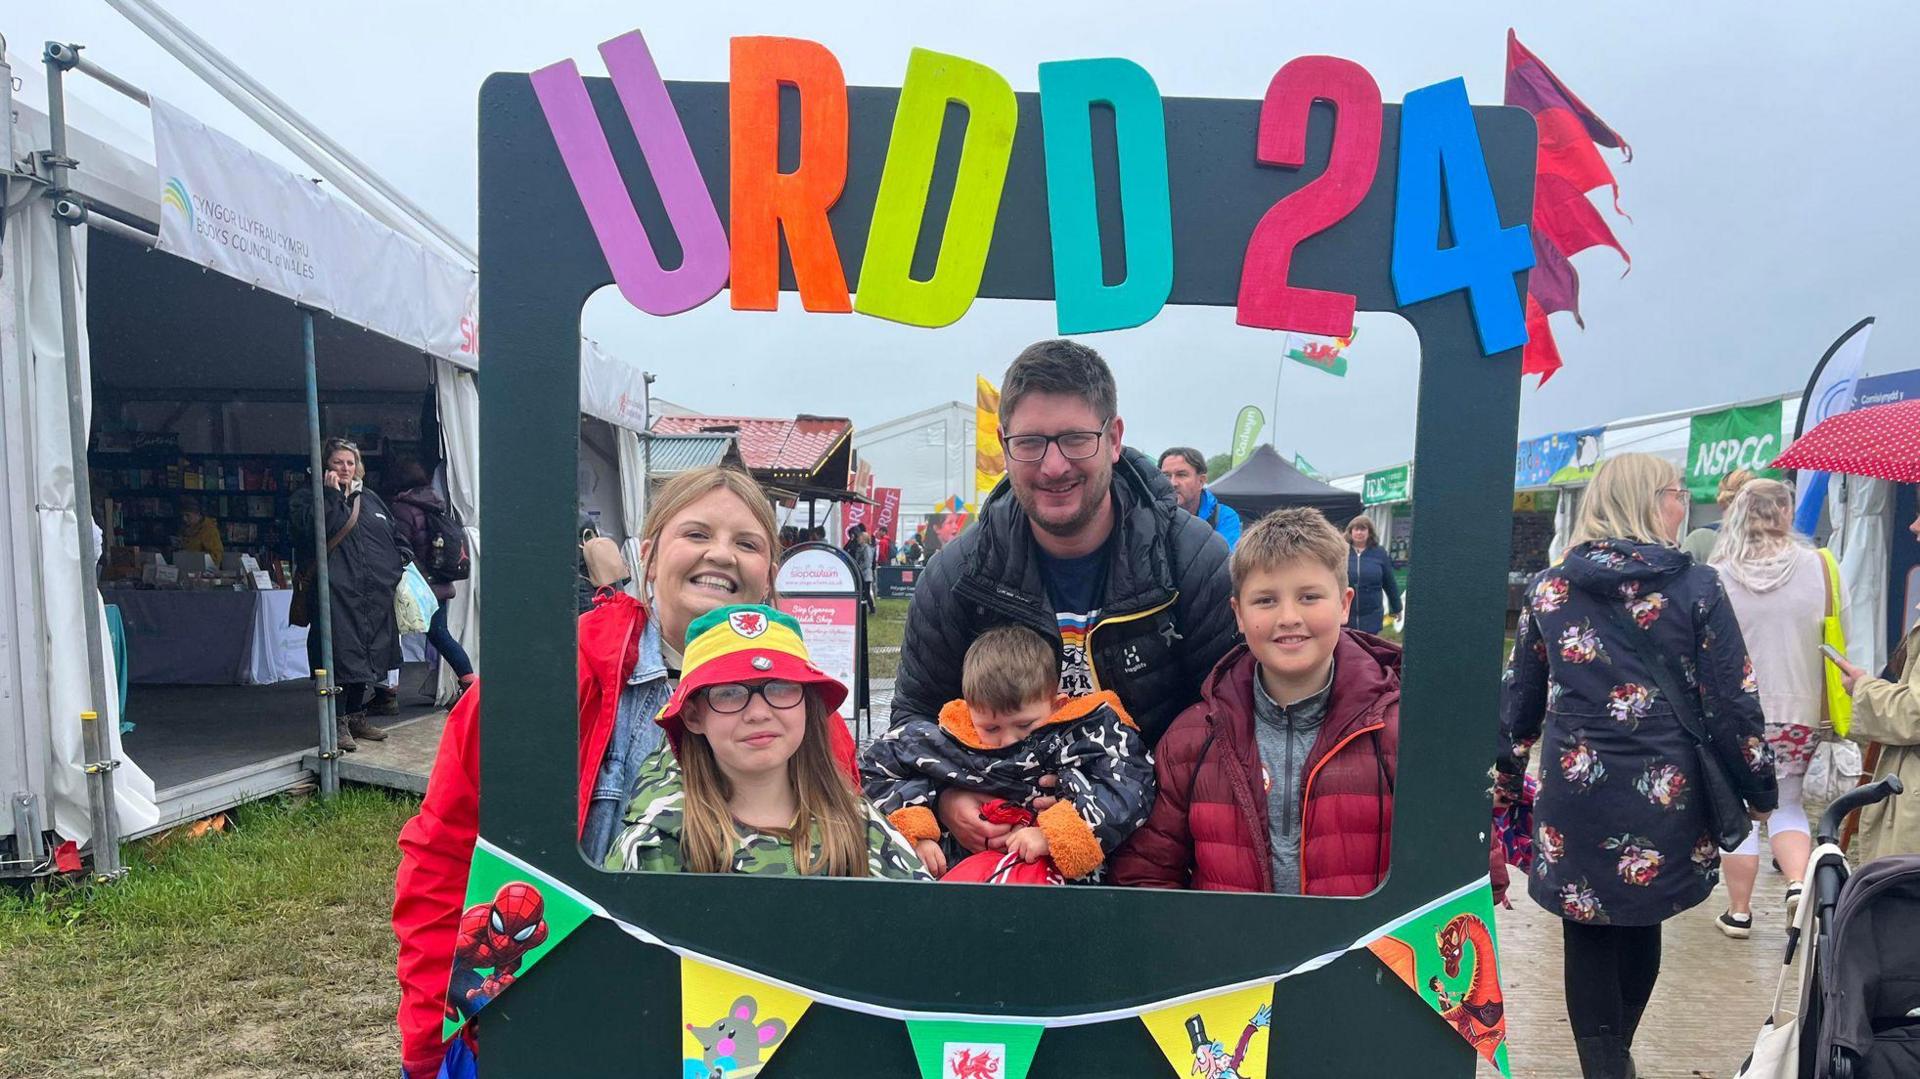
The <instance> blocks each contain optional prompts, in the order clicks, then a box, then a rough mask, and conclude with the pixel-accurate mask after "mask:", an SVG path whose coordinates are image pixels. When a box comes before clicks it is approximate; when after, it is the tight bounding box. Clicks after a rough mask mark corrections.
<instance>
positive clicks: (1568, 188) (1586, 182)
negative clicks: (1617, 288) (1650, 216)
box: [1506, 29, 1633, 386]
mask: <svg viewBox="0 0 1920 1079" xmlns="http://www.w3.org/2000/svg"><path fill="white" fill-rule="evenodd" d="M1506 103H1507V104H1508V105H1517V106H1519V107H1520V108H1523V109H1525V110H1527V111H1528V112H1529V113H1531V114H1533V119H1534V123H1536V124H1537V125H1539V129H1540V136H1539V138H1540V143H1539V150H1538V158H1537V164H1536V172H1535V179H1534V189H1533V254H1534V267H1533V273H1532V274H1530V275H1528V277H1527V348H1526V351H1525V352H1523V353H1522V354H1521V365H1520V371H1521V373H1522V374H1527V375H1539V376H1540V384H1541V385H1542V386H1544V385H1546V383H1547V380H1548V379H1550V378H1552V377H1553V373H1554V372H1555V371H1557V370H1559V369H1560V350H1559V348H1558V347H1557V346H1556V345H1555V344H1554V341H1553V329H1552V326H1551V325H1550V324H1549V323H1548V321H1547V316H1548V315H1551V314H1553V313H1554V312H1556V311H1565V312H1567V313H1568V314H1571V315H1572V316H1573V320H1574V322H1575V323H1576V324H1578V325H1579V326H1581V327H1582V328H1585V326H1586V323H1585V322H1584V321H1583V320H1582V319H1581V318H1580V275H1579V274H1578V273H1576V272H1574V268H1573V263H1571V262H1569V261H1568V260H1567V257H1568V256H1569V255H1573V254H1575V253H1577V252H1581V251H1585V250H1586V249H1587V248H1589V247H1599V246H1605V247H1611V248H1613V249H1614V250H1615V251H1617V252H1619V254H1620V257H1621V258H1622V259H1623V260H1625V261H1626V263H1627V266H1628V268H1631V267H1632V266H1633V260H1632V259H1631V258H1629V257H1628V255H1627V249H1626V248H1624V247H1622V246H1620V241H1619V240H1618V239H1616V238H1614V235H1613V230H1612V229H1610V228H1608V227H1607V222H1606V219H1605V218H1603V217H1601V216H1600V211H1599V210H1597V209H1595V208H1594V205H1593V203H1591V202H1589V201H1588V200H1587V192H1589V191H1593V190H1595V189H1597V188H1601V187H1606V188H1610V189H1611V190H1612V193H1613V209H1614V212H1615V213H1618V214H1620V216H1622V217H1626V213H1625V212H1624V211H1622V210H1621V209H1620V184H1619V181H1617V180H1615V179H1614V178H1613V172H1612V171H1611V170H1609V169H1608V168H1607V163H1606V161H1605V159H1603V158H1602V157H1601V156H1600V151H1599V149H1598V147H1600V146H1605V147H1608V148H1611V149H1616V150H1619V151H1620V152H1621V154H1622V155H1623V156H1622V160H1624V161H1632V160H1633V147H1631V146H1629V145H1627V140H1626V139H1624V138H1622V137H1621V136H1620V133H1619V132H1617V131H1615V130H1614V129H1613V128H1612V127H1610V126H1608V125H1607V122H1606V121H1605V120H1602V119H1601V118H1600V116H1599V114H1598V113H1596V112H1594V111H1593V110H1592V109H1591V108H1588V107H1587V103H1586V102H1584V101H1581V100H1580V98H1579V95H1577V94H1575V93H1574V92H1573V91H1572V90H1571V89H1569V88H1568V87H1567V84H1566V83H1563V82H1561V81H1560V78H1559V76H1557V75H1555V74H1554V73H1553V71H1552V69H1550V68H1548V67H1547V65H1546V64H1545V62H1543V61H1542V60H1541V59H1540V58H1539V57H1538V56H1535V55H1534V54H1533V53H1532V52H1530V51H1528V49H1527V47H1526V46H1525V45H1522V44H1520V38H1519V37H1518V36H1517V35H1515V34H1514V32H1513V31H1512V30H1511V29H1509V30H1508V31H1507V93H1506Z"/></svg>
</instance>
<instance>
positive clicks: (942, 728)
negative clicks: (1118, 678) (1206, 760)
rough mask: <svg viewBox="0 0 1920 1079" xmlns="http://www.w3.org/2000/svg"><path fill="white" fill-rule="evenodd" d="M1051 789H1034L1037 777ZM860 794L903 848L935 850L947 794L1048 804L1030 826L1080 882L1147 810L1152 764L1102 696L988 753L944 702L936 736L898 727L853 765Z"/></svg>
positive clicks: (954, 705)
mask: <svg viewBox="0 0 1920 1079" xmlns="http://www.w3.org/2000/svg"><path fill="white" fill-rule="evenodd" d="M1049 775H1050V776H1053V777H1054V778H1055V779H1056V780H1057V781H1058V786H1056V787H1055V788H1053V789H1052V790H1047V789H1044V788H1042V787H1041V786H1040V780H1041V778H1042V777H1044V776H1049ZM860 784H861V793H863V794H865V795H866V796H867V800H868V801H870V802H872V803H873V807H874V808H875V809H878V810H879V811H880V812H882V813H884V814H886V817H887V822H888V823H889V824H892V825H893V826H894V828H895V829H897V830H898V831H899V832H900V834H901V835H903V836H906V837H907V838H908V839H912V840H921V839H931V840H936V841H937V840H939V838H940V822H939V821H938V820H937V819H935V817H934V814H933V805H934V801H935V800H936V799H937V798H939V797H940V792H941V791H943V790H945V789H946V788H948V787H959V788H961V789H962V790H970V791H977V792H979V793H981V794H990V795H992V796H994V797H996V798H1001V799H1005V800H1007V801H1009V802H1015V803H1018V804H1020V805H1022V806H1024V805H1026V804H1027V803H1029V802H1031V801H1033V800H1034V798H1036V797H1038V796H1040V795H1044V794H1053V795H1057V796H1059V798H1060V801H1058V802H1056V803H1054V805H1053V806H1052V807H1050V808H1048V809H1044V810H1041V811H1040V814H1039V816H1038V819H1036V820H1035V821H1034V823H1035V825H1037V826H1038V827H1039V829H1040V830H1041V831H1042V832H1044V833H1046V836H1047V842H1048V845H1049V847H1050V848H1051V851H1050V853H1051V855H1052V857H1053V862H1054V865H1055V866H1056V867H1057V868H1058V869H1059V870H1060V873H1061V875H1063V876H1065V877H1066V878H1067V879H1068V880H1081V879H1083V878H1085V877H1086V876H1087V875H1088V874H1090V873H1092V872H1093V871H1094V870H1095V869H1098V868H1099V867H1100V865H1101V863H1103V862H1105V861H1106V857H1107V855H1108V854H1109V853H1111V852H1112V851H1113V849H1114V848H1115V847H1118V846H1119V845H1120V844H1121V842H1122V841H1124V840H1125V839H1126V838H1127V836H1129V835H1131V834H1132V833H1133V830H1134V829H1135V828H1138V827H1140V825H1142V824H1144V823H1145V822H1146V819H1147V812H1148V811H1149V810H1151V809H1152V808H1153V757H1152V756H1151V755H1149V754H1148V753H1147V749H1146V746H1145V745H1144V744H1142V743H1141V741H1140V732H1139V731H1138V730H1137V729H1135V727H1134V725H1133V718H1132V717H1131V716H1129V715H1127V713H1126V710H1125V709H1124V708H1122V707H1121V704H1120V698H1119V697H1117V696H1115V695H1114V694H1113V693H1112V692H1111V691H1109V692H1103V693H1090V694H1088V695H1086V696H1084V697H1075V698H1073V699H1072V700H1070V701H1068V702H1066V704H1064V705H1062V706H1061V707H1060V708H1059V709H1057V710H1056V711H1055V712H1054V713H1053V715H1051V716H1049V717H1048V718H1047V720H1046V722H1044V723H1041V724H1039V725H1038V726H1036V727H1035V728H1034V729H1033V731H1032V733H1030V734H1028V735H1027V736H1026V737H1025V738H1023V739H1021V740H1020V741H1018V742H1015V743H1014V744H1012V745H1010V746H1002V747H999V748H997V749H996V748H989V747H988V746H987V745H986V744H985V743H984V741H983V740H982V739H981V737H980V734H979V732H978V730H977V729H976V728H975V727H974V725H973V711H972V709H970V708H968V707H967V702H965V701H948V702H947V706H946V707H945V708H942V709H941V710H940V721H939V725H938V726H937V727H933V726H928V725H927V724H925V723H903V724H901V725H900V726H898V727H894V728H892V729H890V730H888V731H887V733H885V734H883V735H881V736H880V737H879V738H876V739H874V741H873V743H872V744H871V745H869V746H867V749H866V752H865V753H862V754H861V755H860Z"/></svg>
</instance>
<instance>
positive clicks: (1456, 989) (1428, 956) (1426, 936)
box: [1367, 882, 1513, 1079]
mask: <svg viewBox="0 0 1920 1079" xmlns="http://www.w3.org/2000/svg"><path fill="white" fill-rule="evenodd" d="M1367 948H1368V950H1370V951H1372V952H1373V954H1374V955H1375V956H1376V957H1378V958H1379V960H1380V961H1381V962H1382V963H1385V964H1386V966H1387V969H1388V970H1391V971H1393V972H1394V973H1395V974H1396V975H1398V976H1399V978H1400V980H1401V981H1402V982H1405V983H1406V985H1407V988H1409V989H1411V990H1413V991H1414V992H1416V993H1418V994H1420V997H1421V999H1422V1000H1425V1001H1426V1002H1427V1004H1428V1005H1429V1006H1430V1007H1432V1008H1433V1010H1434V1011H1436V1012H1438V1013H1440V1018H1442V1019H1444V1020H1446V1021H1447V1023H1448V1025H1450V1026H1452V1027H1453V1029H1454V1030H1455V1031H1456V1032H1458V1033H1459V1035H1460V1036H1461V1037H1462V1038H1464V1039H1466V1042H1467V1044H1468V1045H1471V1046H1473V1049H1474V1051H1475V1052H1477V1053H1479V1054H1480V1055H1481V1056H1483V1057H1485V1058H1486V1059H1487V1060H1488V1062H1490V1063H1491V1064H1493V1065H1494V1066H1495V1067H1497V1068H1499V1069H1500V1074H1501V1075H1505V1076H1508V1077H1509V1079H1511V1076H1512V1074H1513V1073H1512V1071H1511V1070H1510V1069H1509V1067H1508V1065H1507V1014H1506V1002H1505V999H1504V996H1503V995H1502V993H1501V992H1500V958H1499V949H1498V948H1497V947H1496V946H1495V942H1494V935H1493V887H1492V885H1491V884H1488V883H1486V882H1482V883H1481V884H1480V886H1479V887H1478V888H1475V889H1473V890H1472V891H1468V892H1465V893H1463V894H1458V895H1456V896H1454V897H1453V898H1452V899H1451V900H1449V901H1446V902H1442V903H1436V904H1433V905H1431V906H1430V907H1428V908H1427V909H1425V910H1423V911H1421V912H1420V913H1418V914H1415V915H1413V916H1411V917H1409V918H1407V919H1406V920H1404V921H1402V922H1400V923H1398V924H1396V925H1394V926H1392V927H1391V928H1389V929H1388V930H1387V931H1386V933H1385V934H1384V935H1382V936H1379V937H1377V938H1375V939H1374V940H1372V941H1371V942H1369V943H1368V945H1367Z"/></svg>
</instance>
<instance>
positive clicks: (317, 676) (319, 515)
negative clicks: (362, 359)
mask: <svg viewBox="0 0 1920 1079" xmlns="http://www.w3.org/2000/svg"><path fill="white" fill-rule="evenodd" d="M300 344H301V348H302V349H303V351H304V352H305V355H306V371H307V457H308V464H309V469H310V471H311V472H312V476H311V477H310V482H311V487H310V490H311V492H312V494H313V559H314V567H315V568H314V574H313V595H312V598H311V599H310V600H309V602H308V607H309V609H310V610H311V611H312V612H313V618H312V622H313V625H312V628H311V629H310V630H309V631H308V632H311V633H318V634H319V635H320V666H319V667H318V668H316V669H315V670H314V672H313V685H314V690H315V692H316V694H317V695H318V698H319V701H320V706H319V712H320V796H321V797H323V798H331V797H333V796H334V795H335V794H338V793H339V792H340V764H339V761H340V740H339V737H338V731H339V726H338V724H336V723H335V721H334V714H333V710H334V700H333V697H334V688H333V593H332V591H331V586H330V584H329V582H328V579H327V553H328V552H327V489H326V484H325V483H324V482H322V478H323V477H324V476H325V474H326V465H327V463H326V462H325V461H323V460H321V457H320V445H321V443H320V375H319V366H318V364H317V363H315V361H314V353H313V312H312V311H311V310H309V309H307V308H305V307H302V308H301V309H300Z"/></svg>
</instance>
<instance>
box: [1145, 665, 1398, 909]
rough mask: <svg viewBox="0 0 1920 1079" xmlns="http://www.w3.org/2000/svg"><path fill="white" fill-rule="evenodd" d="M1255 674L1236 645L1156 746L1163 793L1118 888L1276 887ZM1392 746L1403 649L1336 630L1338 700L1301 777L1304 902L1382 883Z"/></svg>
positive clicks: (1388, 829) (1263, 889) (1395, 753)
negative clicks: (1256, 712)
mask: <svg viewBox="0 0 1920 1079" xmlns="http://www.w3.org/2000/svg"><path fill="white" fill-rule="evenodd" d="M1256 667H1257V664H1256V663H1255V662H1254V658H1253V653H1251V652H1249V651H1248V650H1247V646H1246V645H1244V644H1240V645H1235V646H1234V648H1233V650H1232V651H1230V652H1228V653H1227V654H1226V655H1225V656H1224V657H1222V658H1221V660H1220V663H1219V664H1218V665H1217V666H1215V667H1214V669H1213V673H1212V674H1210V675H1208V676H1207V681H1206V684H1205V686H1204V687H1203V689H1202V694H1201V699H1200V702H1199V703H1198V704H1195V705H1193V706H1191V707H1189V708H1188V709H1187V710H1186V711H1184V712H1182V713H1181V714H1180V716H1179V718H1178V719H1175V720H1174V721H1173V726H1171V727H1169V728H1168V729H1167V733H1166V735H1165V736H1164V737H1162V738H1161V739H1160V744H1159V745H1158V746H1156V747H1155V748H1154V758H1155V765H1154V772H1155V775H1156V778H1157V779H1158V780H1159V797H1158V799H1157V800H1156V801H1155V802H1154V806H1153V813H1152V814H1151V815H1150V816H1149V817H1148V818H1147V823H1146V824H1144V825H1142V826H1141V827H1140V829H1139V830H1138V831H1136V832H1134V833H1133V835H1132V836H1130V837H1129V838H1128V840H1127V843H1126V845H1125V846H1123V847H1121V848H1120V850H1119V851H1117V852H1115V854H1114V856H1113V859H1112V882H1113V883H1114V884H1120V885H1136V886H1144V887H1149V888H1195V889H1201V890H1206V891H1221V892H1271V891H1273V890H1274V887H1273V859H1272V856H1271V853H1270V851H1271V848H1270V847H1269V846H1268V842H1269V841H1268V836H1267V808H1266V797H1265V795H1264V794H1263V793H1262V790H1261V783H1260V779H1259V777H1260V774H1261V773H1260V747H1259V743H1258V742H1257V741H1256V740H1255V738H1254V731H1253V724H1254V718H1253V679H1254V673H1255V670H1256ZM1399 747H1400V648H1399V646H1397V645H1395V644H1392V643H1391V642H1388V641H1384V640H1381V639H1380V638H1378V637H1375V636H1372V635H1371V634H1366V633H1361V632H1359V631H1358V630H1350V629H1348V630H1341V636H1340V642H1339V644H1338V645H1336V646H1335V649H1334V682H1333V698H1332V700H1331V701H1330V702H1328V705H1327V715H1326V719H1325V720H1324V721H1323V722H1322V723H1321V725H1320V733H1319V736H1318V737H1317V738H1316V739H1315V741H1314V744H1313V751H1312V752H1311V753H1309V754H1308V755H1307V760H1306V765H1305V767H1304V768H1303V769H1302V770H1301V802H1302V806H1301V814H1300V820H1301V827H1300V845H1301V850H1300V882H1299V888H1300V893H1301V894H1302V895H1335V896H1356V895H1365V894H1366V893H1368V892H1370V891H1372V890H1373V889H1374V888H1375V887H1377V886H1378V885H1379V883H1380V882H1381V881H1382V880H1383V879H1385V877H1386V874H1387V857H1388V847H1389V836H1390V834H1391V832H1392V828H1393V785H1394V780H1395V777H1396V775H1397V773H1398V766H1397V757H1398V754H1399Z"/></svg>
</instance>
